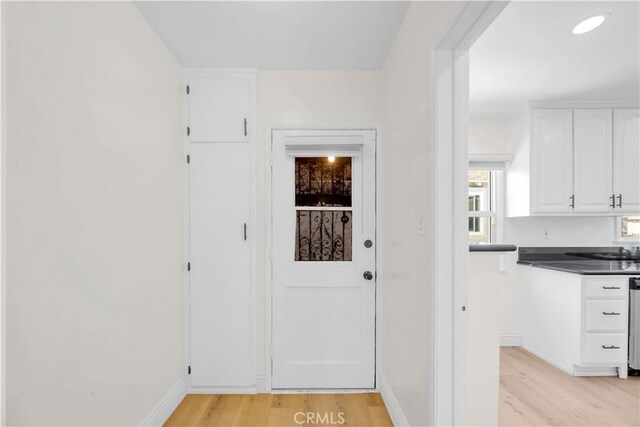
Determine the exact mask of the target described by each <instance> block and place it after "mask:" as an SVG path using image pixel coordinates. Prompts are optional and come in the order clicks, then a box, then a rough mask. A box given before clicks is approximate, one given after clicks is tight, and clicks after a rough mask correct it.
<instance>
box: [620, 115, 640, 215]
mask: <svg viewBox="0 0 640 427" xmlns="http://www.w3.org/2000/svg"><path fill="white" fill-rule="evenodd" d="M613 193H614V194H615V196H616V206H615V209H614V212H615V213H628V214H635V215H638V214H639V213H640V110H638V109H616V110H614V111H613Z"/></svg>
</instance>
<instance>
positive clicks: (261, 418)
mask: <svg viewBox="0 0 640 427" xmlns="http://www.w3.org/2000/svg"><path fill="white" fill-rule="evenodd" d="M300 413H301V414H300ZM307 413H310V414H311V415H310V417H311V418H310V419H309V420H307V418H306V417H307ZM296 414H297V415H296ZM341 414H342V415H341ZM341 416H342V418H343V419H344V422H343V423H340V421H341ZM296 421H298V423H296ZM300 421H302V423H300ZM308 421H313V422H308ZM300 425H307V426H310V425H313V426H314V427H315V426H333V427H335V426H336V425H345V426H393V424H392V423H391V419H390V418H389V414H388V413H387V409H386V408H385V406H384V402H383V401H382V397H381V396H380V394H378V393H353V394H351V393H350V394H190V395H187V397H185V398H184V400H183V401H182V402H181V403H180V405H179V406H178V407H177V408H176V410H175V411H174V412H173V414H172V415H171V417H170V418H169V419H168V420H167V422H166V423H165V426H225V427H232V426H278V427H284V426H300Z"/></svg>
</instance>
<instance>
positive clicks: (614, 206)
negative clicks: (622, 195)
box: [609, 194, 616, 209]
mask: <svg viewBox="0 0 640 427" xmlns="http://www.w3.org/2000/svg"><path fill="white" fill-rule="evenodd" d="M609 199H611V204H610V205H609V207H610V208H614V209H615V208H616V195H615V194H612V195H611V197H609Z"/></svg>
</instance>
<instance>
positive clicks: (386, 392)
mask: <svg viewBox="0 0 640 427" xmlns="http://www.w3.org/2000/svg"><path fill="white" fill-rule="evenodd" d="M378 388H379V390H380V395H381V396H382V400H383V401H384V406H386V407H387V412H388V413H389V417H391V422H393V425H394V426H396V427H399V426H407V425H409V423H408V422H407V417H405V415H404V412H402V408H401V407H400V404H399V403H398V399H397V398H396V395H395V394H393V391H392V390H391V387H389V384H388V383H387V380H385V378H384V376H383V375H382V374H379V375H378Z"/></svg>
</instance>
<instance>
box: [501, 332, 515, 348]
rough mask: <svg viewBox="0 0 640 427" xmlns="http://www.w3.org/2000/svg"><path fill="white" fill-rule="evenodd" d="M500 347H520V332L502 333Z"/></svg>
mask: <svg viewBox="0 0 640 427" xmlns="http://www.w3.org/2000/svg"><path fill="white" fill-rule="evenodd" d="M500 347H520V334H502V335H500Z"/></svg>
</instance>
